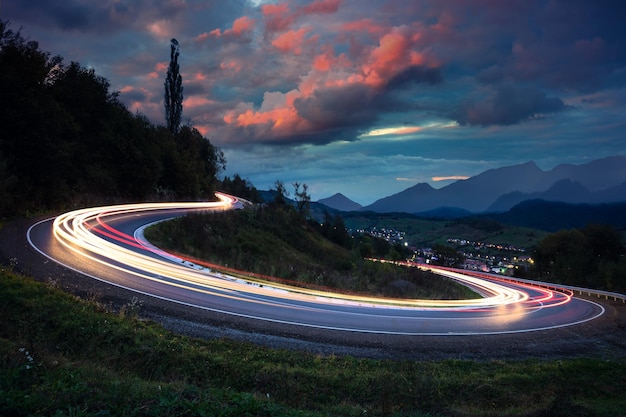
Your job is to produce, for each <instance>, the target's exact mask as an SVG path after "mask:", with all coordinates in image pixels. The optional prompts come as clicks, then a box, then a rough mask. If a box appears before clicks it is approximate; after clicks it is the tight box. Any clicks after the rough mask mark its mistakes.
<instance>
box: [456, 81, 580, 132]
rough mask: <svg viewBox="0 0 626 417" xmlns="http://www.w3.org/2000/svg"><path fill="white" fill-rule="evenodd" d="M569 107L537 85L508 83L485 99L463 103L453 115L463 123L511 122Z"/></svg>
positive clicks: (500, 123)
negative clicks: (549, 95)
mask: <svg viewBox="0 0 626 417" xmlns="http://www.w3.org/2000/svg"><path fill="white" fill-rule="evenodd" d="M567 108H568V107H567V106H566V105H565V103H563V101H562V100H561V99H559V98H557V97H547V96H546V94H545V93H543V92H541V91H539V90H537V89H533V88H521V87H514V86H511V85H506V86H501V87H499V88H498V89H497V90H496V92H495V94H493V95H492V96H491V97H488V98H487V99H485V100H481V101H466V102H464V103H462V104H461V105H460V106H459V107H458V108H457V109H456V110H455V111H454V112H453V114H452V115H451V117H452V118H453V119H454V120H456V121H457V122H458V123H459V124H461V125H478V126H489V125H512V124H516V123H520V122H522V121H527V120H532V119H537V118H542V117H545V116H546V115H548V114H553V113H558V112H562V111H564V110H566V109H567Z"/></svg>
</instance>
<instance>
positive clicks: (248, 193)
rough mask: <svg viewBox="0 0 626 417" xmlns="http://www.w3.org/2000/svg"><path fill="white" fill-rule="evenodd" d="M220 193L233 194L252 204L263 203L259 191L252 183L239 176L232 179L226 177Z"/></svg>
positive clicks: (236, 175) (220, 187)
mask: <svg viewBox="0 0 626 417" xmlns="http://www.w3.org/2000/svg"><path fill="white" fill-rule="evenodd" d="M219 191H222V192H224V193H226V194H231V195H234V196H237V197H239V198H243V199H244V200H248V201H250V202H252V203H260V202H261V201H262V199H261V196H260V194H259V191H258V190H257V189H256V188H255V187H254V185H252V183H250V181H248V180H245V179H243V178H241V176H240V175H239V174H235V175H233V177H232V178H230V177H227V176H226V177H224V178H223V179H222V182H221V184H220V185H219Z"/></svg>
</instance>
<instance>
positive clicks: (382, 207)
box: [361, 156, 626, 213]
mask: <svg viewBox="0 0 626 417" xmlns="http://www.w3.org/2000/svg"><path fill="white" fill-rule="evenodd" d="M562 180H569V182H564V183H560V184H558V185H557V184H556V183H558V182H560V181H562ZM624 182H626V157H625V156H613V157H609V158H604V159H599V160H596V161H592V162H590V163H588V164H583V165H569V164H562V165H559V166H557V167H555V168H554V169H552V170H550V171H543V170H541V169H540V168H539V167H538V166H537V165H536V164H535V163H534V162H532V161H531V162H527V163H524V164H519V165H513V166H508V167H503V168H497V169H490V170H488V171H485V172H483V173H481V174H478V175H476V176H473V177H471V178H468V179H466V180H460V181H456V182H454V183H452V184H450V185H447V186H445V187H442V188H440V189H435V188H433V187H431V186H430V185H428V184H426V183H419V184H416V185H414V186H412V187H410V188H407V189H406V190H404V191H401V192H399V193H397V194H394V195H391V196H388V197H384V198H381V199H380V200H377V201H375V202H374V203H373V204H371V205H369V206H366V207H363V208H362V209H361V210H367V211H374V212H379V213H388V212H407V213H419V212H425V211H426V212H427V211H430V210H434V209H438V208H440V207H456V208H459V209H463V210H468V211H470V212H472V213H480V212H484V211H488V210H495V209H497V211H503V210H507V209H508V208H510V207H512V206H514V205H515V204H517V203H519V202H520V201H523V200H520V199H526V198H535V197H538V196H539V194H537V195H534V193H543V192H547V193H548V194H546V196H547V197H549V199H556V200H557V201H558V200H561V199H562V198H570V197H568V196H569V195H574V194H575V195H577V196H579V197H578V199H577V200H572V201H575V202H580V203H594V204H595V203H605V202H613V201H620V200H624V198H623V197H622V196H624V195H626V194H620V195H618V196H615V195H611V192H610V191H609V190H613V191H612V192H615V191H619V190H620V187H622V184H623V183H624ZM552 187H555V188H554V189H552V190H551V188H552ZM550 190H551V191H550ZM572 193H574V194H572ZM585 194H586V196H585ZM504 195H507V196H506V197H504ZM616 198H617V200H616ZM499 199H501V200H500V201H498V200H499ZM589 199H591V200H589ZM570 200H571V198H570ZM496 202H497V204H496ZM494 205H495V208H493V207H492V206H494Z"/></svg>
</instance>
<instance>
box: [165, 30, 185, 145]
mask: <svg viewBox="0 0 626 417" xmlns="http://www.w3.org/2000/svg"><path fill="white" fill-rule="evenodd" d="M179 55H180V48H179V46H178V41H177V40H176V39H172V41H171V44H170V66H169V68H168V69H167V77H166V78H165V102H164V104H165V121H166V123H167V128H168V129H169V130H170V132H172V133H173V134H174V133H178V131H179V130H180V120H181V117H182V114H183V77H182V76H181V75H180V67H179V65H178V56H179Z"/></svg>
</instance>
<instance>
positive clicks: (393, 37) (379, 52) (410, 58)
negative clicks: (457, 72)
mask: <svg viewBox="0 0 626 417" xmlns="http://www.w3.org/2000/svg"><path fill="white" fill-rule="evenodd" d="M420 36H421V35H420V34H419V33H417V32H414V31H413V30H412V29H411V28H410V27H408V26H401V27H395V28H393V29H392V30H391V31H390V32H388V33H386V34H384V35H383V36H382V37H381V38H380V41H379V44H378V46H377V47H376V48H374V49H373V50H371V52H370V54H369V57H368V59H367V63H366V64H365V65H364V66H363V72H364V74H365V76H364V80H363V81H364V82H365V83H366V84H368V85H371V86H374V87H376V86H380V85H382V84H384V83H386V82H387V81H388V80H389V79H390V78H391V77H393V76H394V75H396V74H398V73H399V72H401V71H403V70H405V69H406V68H408V67H410V66H416V65H417V66H421V65H426V64H428V62H427V59H426V57H425V56H424V54H423V53H421V52H419V51H417V50H416V48H415V44H416V43H417V41H419V39H420ZM430 64H431V65H432V64H434V62H430Z"/></svg>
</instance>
